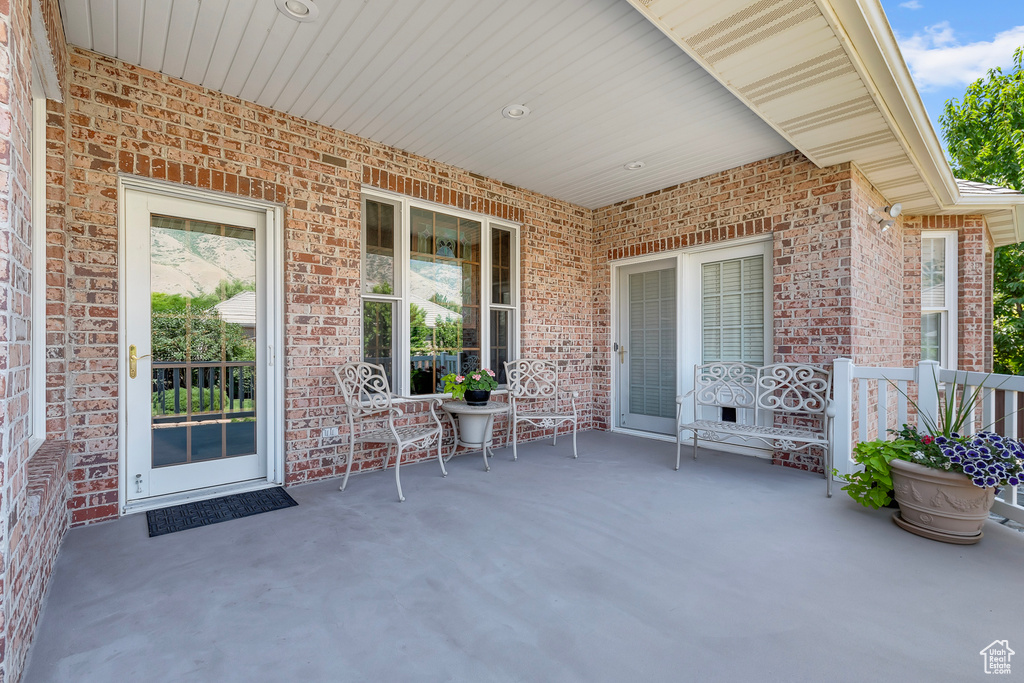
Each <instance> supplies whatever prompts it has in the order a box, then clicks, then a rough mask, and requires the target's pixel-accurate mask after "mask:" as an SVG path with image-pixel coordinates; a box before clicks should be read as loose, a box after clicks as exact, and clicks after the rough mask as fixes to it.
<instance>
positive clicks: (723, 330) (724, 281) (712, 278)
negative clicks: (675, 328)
mask: <svg viewBox="0 0 1024 683" xmlns="http://www.w3.org/2000/svg"><path fill="white" fill-rule="evenodd" d="M701 327H702V330H701V332H702V335H701V339H702V362H704V363H713V362H717V361H742V362H744V363H750V364H752V365H763V364H764V257H762V256H751V257H748V258H742V259H730V260H728V261H716V262H714V263H705V264H704V265H703V266H702V271H701Z"/></svg>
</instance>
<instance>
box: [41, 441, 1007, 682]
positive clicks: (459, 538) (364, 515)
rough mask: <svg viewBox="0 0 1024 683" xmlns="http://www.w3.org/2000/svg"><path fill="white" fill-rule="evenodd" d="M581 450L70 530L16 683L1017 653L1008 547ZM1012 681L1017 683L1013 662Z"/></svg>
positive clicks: (847, 672) (335, 677)
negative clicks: (199, 518) (935, 535)
mask: <svg viewBox="0 0 1024 683" xmlns="http://www.w3.org/2000/svg"><path fill="white" fill-rule="evenodd" d="M673 449H674V446H673V445H672V444H667V443H661V442H655V441H648V440H642V439H635V438H630V437H624V436H619V435H613V434H607V433H599V432H590V433H585V434H582V435H581V436H580V447H579V451H580V458H579V460H576V461H574V460H573V459H572V458H571V443H570V441H569V440H568V439H566V440H564V441H561V440H560V441H559V444H558V446H557V447H556V448H552V447H551V446H550V442H546V443H543V442H542V443H539V444H530V445H527V446H524V447H523V448H521V449H520V451H519V454H520V455H519V461H518V462H512V460H511V452H510V451H508V450H503V449H498V450H497V451H496V452H495V457H494V461H493V464H492V468H491V471H490V472H489V473H485V472H484V471H483V467H482V464H481V460H480V457H479V455H478V454H472V455H468V456H465V457H459V458H456V459H453V460H452V461H451V462H450V463H449V465H448V469H449V476H448V478H447V479H442V478H441V476H440V472H439V470H438V468H437V465H436V463H434V462H425V463H422V464H417V465H414V466H410V467H408V468H405V469H403V484H404V486H405V494H406V497H407V501H406V502H405V503H398V502H397V499H396V494H395V488H394V478H393V473H392V471H390V470H389V471H387V472H384V473H381V472H375V473H370V474H366V475H361V476H358V477H353V479H352V481H351V482H350V484H349V489H348V491H346V492H345V493H344V494H342V493H340V492H338V490H337V483H338V482H337V481H324V482H318V483H315V484H310V485H306V486H301V487H296V488H293V489H290V490H289V491H290V493H291V494H292V495H293V496H294V497H295V499H296V500H297V501H298V502H299V504H300V505H299V507H295V508H290V509H287V510H281V511H277V512H271V513H267V514H262V515H257V516H255V517H250V518H247V519H242V520H237V521H232V522H226V523H222V524H217V525H214V526H211V527H206V528H202V529H195V530H191V531H185V532H180V533H175V534H170V535H167V536H161V537H158V538H152V539H151V538H148V537H147V536H146V524H145V515H134V516H130V517H126V518H124V519H121V520H118V521H116V522H111V523H107V524H101V525H97V526H92V527H87V528H80V529H74V530H72V531H71V532H70V533H69V534H68V536H67V539H66V540H65V542H64V546H63V549H62V550H61V554H60V557H59V558H58V560H57V565H56V569H55V572H54V577H53V581H52V584H51V588H50V591H49V595H48V598H47V602H46V605H45V609H44V612H43V615H42V620H41V623H40V625H39V629H38V632H37V635H36V640H35V644H34V645H33V648H32V652H31V655H30V662H29V666H28V669H27V671H26V673H25V676H24V680H25V681H28V682H36V681H105V682H108V681H218V682H220V681H407V680H416V681H473V682H478V681H787V682H788V681H858V682H862V681H889V680H892V681H895V680H900V681H954V680H956V681H966V680H973V679H979V680H980V679H982V678H983V677H984V674H983V672H982V658H981V656H980V655H979V651H980V650H981V649H982V648H983V647H985V646H986V645H988V644H989V643H990V642H992V641H993V640H996V639H1000V640H1002V639H1008V640H1009V644H1010V647H1011V648H1015V649H1016V650H1017V651H1018V652H1022V651H1024V623H1022V622H1021V619H1020V614H1021V613H1022V607H1024V590H1022V588H1024V578H1022V576H1024V535H1022V534H1020V533H1017V532H1015V531H1013V530H1010V529H1007V528H1005V527H1002V526H1000V525H999V524H996V523H995V522H989V523H987V524H986V528H985V533H986V536H985V538H984V539H983V540H982V541H981V542H980V543H979V544H978V545H976V546H953V545H946V544H942V543H937V542H935V541H929V540H926V539H923V538H919V537H917V536H913V535H911V534H908V533H907V532H905V531H903V530H901V529H899V528H898V527H896V526H895V525H894V524H893V523H892V522H891V521H890V519H889V516H890V515H889V512H888V511H879V512H873V511H869V510H864V509H862V508H860V507H859V506H857V505H856V504H854V503H853V502H852V501H851V500H850V499H849V498H848V497H847V496H846V494H845V493H842V492H838V491H837V494H836V496H835V497H834V498H833V499H831V500H828V499H826V498H825V495H824V488H825V487H824V484H823V482H822V480H821V479H820V478H818V477H816V476H813V475H809V474H806V473H803V472H798V471H795V470H792V469H786V468H781V467H772V466H770V465H768V464H767V463H766V462H765V461H760V460H755V459H751V458H745V457H742V456H734V455H726V454H714V453H711V452H707V453H705V454H703V455H702V457H701V459H700V460H698V461H697V462H693V461H692V460H689V459H684V460H683V467H682V469H681V470H680V471H679V472H674V471H673V470H672V464H673V459H674V454H673ZM1018 656H1019V657H1022V659H1021V661H1020V663H1019V664H1018V663H1017V662H1016V661H1014V662H1013V667H1014V669H1017V668H1019V669H1020V673H1018V672H1017V671H1014V673H1017V675H1018V676H1019V675H1021V674H1024V655H1018Z"/></svg>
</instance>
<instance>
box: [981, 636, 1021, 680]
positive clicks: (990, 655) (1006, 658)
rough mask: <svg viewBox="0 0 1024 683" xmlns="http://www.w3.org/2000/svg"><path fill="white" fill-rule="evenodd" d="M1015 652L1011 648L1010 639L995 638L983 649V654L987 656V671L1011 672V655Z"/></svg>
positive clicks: (995, 672)
mask: <svg viewBox="0 0 1024 683" xmlns="http://www.w3.org/2000/svg"><path fill="white" fill-rule="evenodd" d="M1015 654H1016V653H1015V652H1014V651H1013V650H1011V649H1010V642H1009V641H1007V640H993V641H992V643H991V644H990V645H988V646H987V647H986V648H985V649H984V650H982V651H981V656H982V657H984V658H985V673H987V674H1008V673H1010V657H1012V656H1013V655H1015Z"/></svg>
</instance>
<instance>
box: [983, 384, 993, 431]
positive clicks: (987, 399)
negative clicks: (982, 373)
mask: <svg viewBox="0 0 1024 683" xmlns="http://www.w3.org/2000/svg"><path fill="white" fill-rule="evenodd" d="M995 428H996V392H995V391H993V389H992V387H985V388H984V389H982V390H981V429H980V430H979V431H989V430H994V429H995Z"/></svg>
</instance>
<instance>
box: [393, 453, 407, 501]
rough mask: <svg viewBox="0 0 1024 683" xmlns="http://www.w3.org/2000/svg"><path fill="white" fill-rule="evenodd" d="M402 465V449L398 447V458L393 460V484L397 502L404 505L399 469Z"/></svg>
mask: <svg viewBox="0 0 1024 683" xmlns="http://www.w3.org/2000/svg"><path fill="white" fill-rule="evenodd" d="M401 464H402V447H401V446H399V447H398V457H397V458H395V484H396V485H397V486H398V502H399V503H404V502H405V496H403V495H402V477H401V475H400V471H399V467H400V465H401Z"/></svg>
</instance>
